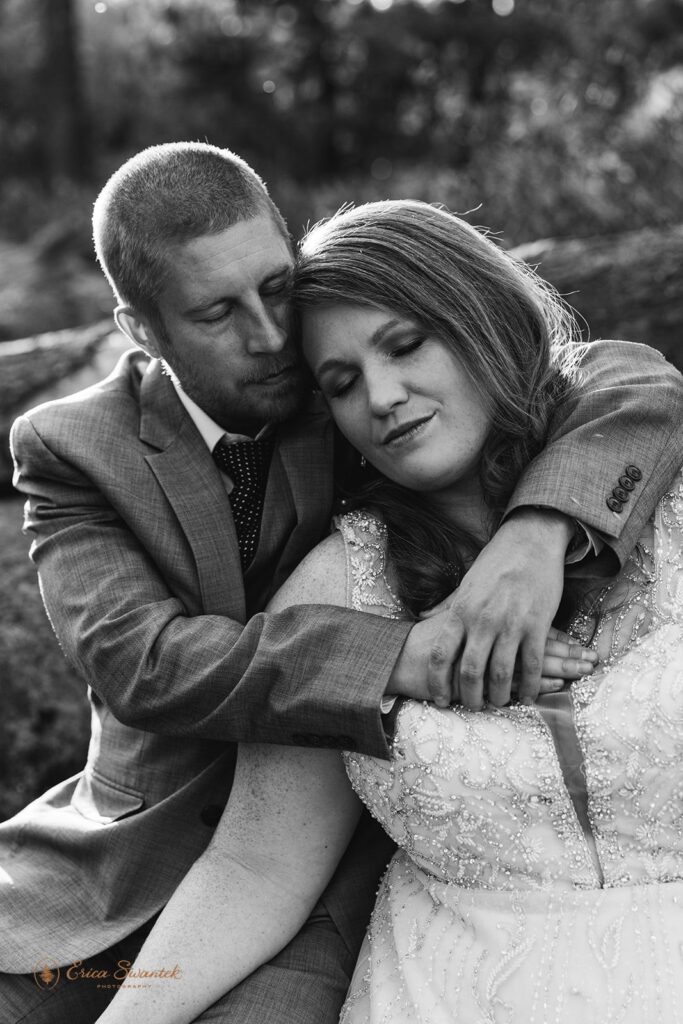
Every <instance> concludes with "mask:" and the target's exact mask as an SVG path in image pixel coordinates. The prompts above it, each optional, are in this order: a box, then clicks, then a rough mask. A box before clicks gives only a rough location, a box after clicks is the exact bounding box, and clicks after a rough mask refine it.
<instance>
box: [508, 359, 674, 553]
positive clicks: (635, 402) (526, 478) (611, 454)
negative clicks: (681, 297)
mask: <svg viewBox="0 0 683 1024" xmlns="http://www.w3.org/2000/svg"><path fill="white" fill-rule="evenodd" d="M682 461H683V377H681V374H680V373H679V372H678V370H676V369H675V367H673V366H672V365H671V364H670V363H667V362H666V360H665V359H664V357H663V356H662V354H661V353H660V352H657V351H656V349H653V348H650V347H649V346H647V345H637V344H635V343H634V342H628V341H596V342H593V343H592V344H591V345H589V346H588V349H587V352H586V355H585V357H584V359H583V361H582V364H581V369H580V389H579V392H578V395H577V397H576V400H574V401H572V402H571V403H570V405H569V407H568V408H566V407H563V406H560V407H559V408H558V410H557V413H556V415H555V417H554V420H553V423H552V425H551V433H550V439H549V442H548V445H547V446H546V448H545V449H544V450H543V451H542V452H541V454H540V455H539V456H538V457H537V458H536V459H534V461H533V462H532V463H531V465H530V466H529V467H528V469H527V471H526V472H525V473H524V475H523V477H522V478H521V479H520V481H519V484H518V486H517V488H516V490H515V492H514V494H513V495H512V498H511V500H510V503H509V505H508V507H507V510H506V513H505V515H506V517H509V516H510V515H512V514H514V512H515V511H516V510H518V509H520V508H523V507H525V506H526V507H528V506H535V507H537V508H538V507H545V508H550V509H555V510H556V511H558V512H563V513H564V514H565V515H567V516H569V517H570V518H571V519H572V520H578V521H579V522H581V523H583V524H584V525H586V526H589V527H591V528H592V529H593V530H594V531H596V533H597V534H598V535H599V536H600V538H601V539H602V540H603V541H604V543H605V545H606V546H607V548H608V550H609V551H610V552H611V553H612V559H611V563H610V566H609V569H610V572H611V573H616V572H618V571H619V568H620V567H621V566H623V564H624V562H625V560H626V558H627V557H628V556H629V554H630V553H631V551H632V550H633V548H634V547H635V544H636V541H637V540H638V537H639V536H640V533H641V531H642V529H643V527H644V526H645V523H646V522H647V520H648V519H649V517H650V516H651V515H652V512H653V511H654V507H655V505H656V504H657V502H658V501H659V499H660V498H661V496H662V495H663V494H664V493H665V491H666V489H667V487H668V486H669V484H670V483H671V481H672V479H673V477H674V476H675V474H676V472H677V471H678V469H679V468H680V465H681V462H682Z"/></svg>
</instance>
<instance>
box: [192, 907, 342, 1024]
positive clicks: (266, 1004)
mask: <svg viewBox="0 0 683 1024" xmlns="http://www.w3.org/2000/svg"><path fill="white" fill-rule="evenodd" d="M355 963H356V955H355V951H353V952H352V951H350V950H349V948H348V947H347V945H346V943H345V942H344V940H343V939H342V937H341V935H340V934H339V932H338V931H337V928H336V926H335V925H334V923H333V921H332V920H331V918H330V917H329V915H328V914H327V912H326V910H325V908H324V906H323V904H322V903H319V904H318V906H317V907H316V908H315V910H314V912H313V914H312V915H311V917H309V919H308V921H307V922H306V924H305V925H304V927H303V928H302V930H301V931H300V932H299V934H298V935H297V936H296V938H295V939H293V940H292V941H291V942H290V943H289V945H288V946H286V947H285V949H283V950H282V952H281V953H279V954H278V955H277V956H276V957H274V958H273V959H272V960H271V961H270V962H269V963H267V964H264V966H263V967H260V968H259V969H258V970H256V971H254V973H253V974H251V975H250V976H249V977H248V978H246V979H245V980H244V981H243V982H242V983H241V984H240V985H237V986H236V988H234V989H233V990H232V992H229V993H228V994H227V995H225V996H223V998H222V999H219V1000H218V1002H216V1003H214V1004H213V1006H211V1007H210V1008H209V1009H208V1010H205V1012H204V1013H203V1014H201V1016H200V1017H198V1018H197V1021H196V1022H195V1024H199V1022H200V1024H209V1022H211V1024H337V1022H338V1020H339V1013H340V1011H341V1007H342V1004H343V1002H344V997H345V996H346V991H347V989H348V987H349V982H350V981H351V975H352V974H353V968H354V966H355Z"/></svg>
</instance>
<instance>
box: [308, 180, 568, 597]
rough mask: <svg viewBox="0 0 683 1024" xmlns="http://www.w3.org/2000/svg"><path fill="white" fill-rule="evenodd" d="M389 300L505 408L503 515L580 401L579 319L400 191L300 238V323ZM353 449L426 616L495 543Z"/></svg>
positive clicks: (514, 264)
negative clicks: (325, 309) (568, 409)
mask: <svg viewBox="0 0 683 1024" xmlns="http://www.w3.org/2000/svg"><path fill="white" fill-rule="evenodd" d="M344 303H346V304H354V305H357V304H360V305H368V306H370V307H373V308H376V307H380V308H384V309H388V310H390V311H391V312H392V313H398V314H399V315H402V316H404V317H406V318H407V319H410V320H412V321H414V322H416V323H417V324H419V325H420V326H421V327H422V328H423V329H424V330H426V331H427V332H429V333H430V334H432V335H434V336H435V337H437V338H439V339H441V341H443V343H444V344H446V345H447V346H449V347H450V348H451V349H452V351H453V352H454V353H455V355H456V356H457V358H458V359H459V360H460V362H461V363H462V364H463V365H464V367H465V368H466V370H467V372H468V373H469V375H470V377H471V378H472V381H473V383H474V386H475V387H476V388H477V391H478V393H479V396H480V398H481V400H482V401H483V403H484V405H485V408H486V409H487V411H488V413H489V415H490V417H491V428H490V431H489V435H488V437H487V440H486V443H485V446H484V450H483V452H482V456H481V460H480V465H479V476H480V481H481V486H482V490H483V493H484V496H485V500H486V502H487V504H488V506H489V507H490V509H491V512H492V516H491V519H492V521H493V522H494V523H496V524H497V522H498V520H499V519H500V516H501V515H502V513H503V511H504V508H505V505H506V504H507V501H508V499H509V497H510V495H511V493H512V491H513V489H514V487H515V484H516V482H517V480H518V478H519V477H520V475H521V474H522V472H523V470H524V469H525V467H526V466H527V465H528V464H529V462H530V461H531V460H532V459H533V458H534V457H535V456H536V455H537V454H538V452H539V451H540V450H541V449H542V448H543V446H544V445H545V443H546V441H547V438H548V433H549V426H550V421H551V417H552V414H553V411H554V409H555V408H556V405H557V402H558V400H559V399H560V398H568V397H569V396H570V393H571V390H572V388H573V386H574V382H575V379H576V372H577V370H576V368H577V363H578V360H579V358H580V355H581V352H582V351H583V347H582V346H581V345H580V344H578V343H577V341H576V339H577V337H578V330H577V327H576V323H575V321H574V318H573V316H572V315H571V313H570V312H569V310H568V309H567V308H566V307H565V306H564V304H563V303H562V301H561V299H560V297H559V296H558V295H557V293H556V292H555V291H554V290H553V289H552V288H551V287H550V286H549V285H548V284H546V283H545V282H544V281H542V280H541V279H540V278H539V277H538V276H537V275H536V274H535V273H534V271H533V270H531V269H530V268H529V267H527V266H526V265H525V264H523V263H521V262H520V261H518V260H516V259H514V258H513V257H512V256H510V254H509V253H506V252H505V251H504V250H503V249H502V248H501V247H500V246H499V245H498V244H497V243H496V242H494V241H493V240H492V239H491V238H489V237H488V236H487V235H485V234H484V233H482V232H481V231H479V230H477V229H475V228H473V227H471V226H470V225H469V224H467V223H466V222H465V221H464V220H462V219H461V218H459V217H457V216H455V215H453V214H451V213H448V212H447V211H445V210H443V209H441V208H438V207H435V206H431V205H429V204H427V203H422V202H416V201H413V200H396V201H385V202H378V203H368V204H366V205H364V206H359V207H356V208H352V209H343V210H341V211H340V212H339V213H337V214H336V215H335V216H334V217H332V218H330V219H329V220H327V221H324V222H322V223H320V224H318V225H316V226H315V227H314V228H313V229H312V230H311V231H309V233H308V234H307V235H306V237H305V238H304V240H303V241H302V243H301V246H300V252H299V259H298V263H297V267H296V271H295V275H294V286H293V311H294V312H293V316H294V329H295V332H296V331H297V328H298V325H299V320H300V314H301V313H302V312H303V311H305V310H306V309H309V308H312V307H319V306H329V305H338V304H344ZM348 447H349V446H348V445H347V446H346V450H345V449H344V445H343V444H342V445H341V446H340V456H339V458H338V468H339V472H338V483H339V486H340V487H341V488H342V489H343V491H345V492H346V497H347V502H349V503H350V504H347V506H346V507H347V508H348V507H353V506H356V507H357V506H359V505H368V504H371V505H372V506H374V507H375V508H377V510H378V511H379V512H380V514H381V515H382V517H383V518H384V520H385V522H386V524H387V528H388V534H389V551H390V554H391V558H392V561H393V564H394V566H395V567H396V570H397V574H398V577H399V587H400V593H401V598H402V600H403V602H404V604H405V605H406V607H407V608H408V609H409V610H410V611H412V612H413V613H418V612H419V611H421V610H423V609H425V608H428V607H430V606H431V605H433V604H435V603H436V602H437V601H439V600H440V599H441V598H442V597H444V596H446V595H447V594H448V593H450V592H451V591H452V590H453V589H454V588H455V586H456V584H457V582H458V580H459V578H460V577H461V575H462V573H463V571H464V569H465V567H466V565H467V564H468V562H469V561H470V560H471V559H472V558H473V557H474V556H475V555H476V553H477V551H478V550H479V548H480V547H481V543H480V542H478V541H477V540H476V539H475V538H474V537H473V536H471V535H469V534H468V533H466V532H465V531H460V530H458V529H457V528H456V527H454V526H453V524H452V523H451V522H450V521H449V520H448V519H447V517H445V516H444V515H443V514H441V513H439V512H438V510H436V509H435V508H434V507H433V506H432V505H431V504H430V503H429V502H428V501H425V499H424V497H423V496H422V495H421V494H417V493H416V492H412V491H408V490H406V489H405V488H402V487H400V486H399V485H397V484H395V483H393V482H391V481H389V480H387V479H386V478H385V477H383V476H381V474H379V473H378V472H377V471H375V470H371V471H370V472H367V471H366V472H365V473H362V472H360V474H359V471H358V469H357V468H356V469H353V470H352V471H351V472H349V465H353V464H354V462H355V466H356V467H357V466H358V457H357V456H356V458H355V460H354V459H353V458H351V460H350V461H349V458H348Z"/></svg>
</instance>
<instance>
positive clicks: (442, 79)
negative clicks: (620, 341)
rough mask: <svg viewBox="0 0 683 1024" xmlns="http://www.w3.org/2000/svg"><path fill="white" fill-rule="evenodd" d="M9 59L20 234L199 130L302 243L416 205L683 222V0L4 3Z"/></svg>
mask: <svg viewBox="0 0 683 1024" xmlns="http://www.w3.org/2000/svg"><path fill="white" fill-rule="evenodd" d="M56 24H61V30H57V29H56V28H55V25H56ZM67 41H68V44H67ZM0 57H1V58H2V59H0V132H1V134H2V161H3V163H2V166H1V167H0V184H1V185H2V189H1V190H0V196H1V198H0V233H4V234H5V235H10V236H12V237H14V238H16V239H18V240H21V239H22V238H26V237H28V236H30V235H31V234H32V232H33V231H35V230H36V228H37V227H38V226H39V225H41V224H42V223H44V220H45V218H46V217H47V218H50V217H51V211H52V213H54V212H55V211H58V210H59V211H60V212H61V214H62V216H66V215H67V214H68V213H69V210H72V211H73V215H74V216H75V217H76V218H78V216H79V214H78V213H76V210H77V209H78V208H79V207H78V201H79V200H80V199H82V200H83V205H82V206H81V207H80V209H81V211H82V210H83V209H86V210H87V209H88V208H89V205H90V202H91V200H92V198H93V197H94V195H95V193H96V191H97V188H98V186H99V185H100V184H101V183H102V182H103V181H104V180H105V178H106V177H107V176H108V174H109V173H110V171H111V170H112V169H113V168H114V167H115V166H117V165H118V164H119V163H120V162H121V161H122V159H125V157H126V156H127V155H129V154H130V153H132V152H134V151H136V150H138V149H140V148H142V147H143V146H145V145H149V144H151V143H155V142H160V141H166V140H173V139H183V138H192V139H206V140H208V141H210V142H213V143H216V144H218V145H223V146H229V147H230V148H232V149H235V150H236V151H237V152H239V153H240V154H241V155H243V156H244V157H245V158H246V159H247V160H249V162H251V163H252V164H253V165H254V166H255V167H256V168H257V170H259V172H260V173H261V174H262V175H263V176H264V177H265V178H266V180H267V181H268V182H269V183H270V185H271V187H272V192H273V194H274V197H275V199H276V201H278V202H279V203H280V205H281V206H282V207H283V209H284V212H285V214H286V215H287V217H288V219H289V221H290V225H291V227H292V230H293V232H294V233H295V234H299V233H300V232H301V229H302V226H303V225H305V224H306V222H307V221H309V219H311V218H315V217H318V216H320V215H324V214H326V213H329V212H330V211H331V210H333V209H334V208H336V207H337V206H338V205H339V204H340V203H341V202H343V201H346V200H348V199H353V200H355V201H362V200H364V199H367V198H374V197H378V196H382V197H384V196H399V195H400V196H405V195H412V196H419V197H422V198H426V199H430V200H433V201H441V202H445V203H447V204H448V205H449V206H451V207H452V208H454V209H456V210H458V211H460V212H464V211H467V210H470V209H473V208H476V207H479V206H481V210H480V212H479V213H478V217H479V218H480V219H482V220H483V221H484V222H486V223H487V224H490V225H491V226H492V227H494V228H495V229H496V230H500V231H502V232H503V234H504V236H505V238H506V240H507V241H508V242H509V243H510V244H518V243H521V242H524V241H529V240H532V239H534V238H537V237H540V236H547V235H576V234H578V235H586V234H593V233H600V232H605V231H613V230H621V229H625V228H632V227H640V226H653V225H657V224H670V223H672V221H680V220H683V186H682V185H681V181H682V180H683V179H682V177H681V166H682V164H683V126H682V124H681V122H682V119H681V107H682V105H683V2H682V0H600V3H596V2H595V0H459V2H455V0H441V2H439V0H430V2H426V0H422V2H420V0H394V2H391V0H299V2H297V3H294V2H289V0H147V2H146V3H144V4H140V3H136V2H135V0H4V3H3V4H2V6H1V7H0ZM54 125H59V127H60V131H59V132H55V131H54V128H53V126H54ZM65 139H66V140H71V144H70V146H69V147H67V146H65V141H64V140H65ZM86 232H87V229H86V228H85V227H84V229H83V232H82V237H83V238H84V239H86V238H87V233H86Z"/></svg>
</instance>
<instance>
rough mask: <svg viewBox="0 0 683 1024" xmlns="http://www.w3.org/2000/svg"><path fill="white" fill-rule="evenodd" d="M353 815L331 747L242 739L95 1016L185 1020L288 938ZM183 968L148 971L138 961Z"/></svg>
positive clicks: (105, 1023)
mask: <svg viewBox="0 0 683 1024" xmlns="http://www.w3.org/2000/svg"><path fill="white" fill-rule="evenodd" d="M359 815H360V803H359V801H358V799H357V798H356V797H355V795H354V794H353V792H352V790H351V786H350V784H349V781H348V779H347V777H346V773H345V771H344V768H343V765H342V762H341V757H340V755H339V753H338V752H336V751H331V750H302V749H300V748H297V747H275V746H262V745H243V746H241V747H240V750H239V755H238V760H237V769H236V774H235V781H234V784H233V788H232V791H231V794H230V799H229V801H228V805H227V807H226V809H225V813H224V815H223V817H222V819H221V821H220V823H219V825H218V828H217V830H216V833H215V835H214V838H213V840H212V842H211V844H210V846H209V847H208V849H207V850H206V852H205V853H204V854H203V855H202V856H201V857H200V858H199V859H198V860H197V861H196V862H195V864H194V865H193V867H192V868H191V869H190V871H189V872H188V874H187V875H186V877H185V878H184V880H183V881H182V882H181V884H180V886H179V887H178V889H177V890H176V892H175V893H174V895H173V897H172V898H171V900H170V902H169V903H168V905H167V906H166V908H165V909H164V911H163V912H162V914H161V916H160V918H159V920H158V921H157V923H156V924H155V926H154V928H153V929H152V931H151V932H150V935H149V937H148V938H147V941H146V942H145V944H144V946H143V947H142V949H141V951H140V953H139V955H138V957H137V959H136V961H135V964H134V965H133V967H132V969H131V970H132V973H131V976H130V983H131V985H138V984H149V985H150V986H151V987H149V988H134V987H131V988H125V987H124V988H121V989H120V990H119V992H118V994H117V995H116V997H115V998H114V1000H113V1002H112V1003H111V1004H110V1005H109V1007H108V1008H107V1010H105V1012H104V1014H103V1015H102V1017H100V1018H99V1024H130V1022H131V1021H134V1020H138V1021H142V1020H144V1021H145V1024H189V1022H190V1021H193V1020H194V1019H195V1018H196V1017H197V1016H198V1015H199V1014H200V1013H201V1012H202V1010H204V1009H205V1008H206V1007H207V1006H210V1005H211V1004H212V1003H214V1002H215V1001H216V1000H217V999H218V998H220V996H222V995H223V994H224V993H225V992H227V991H228V990H229V989H231V988H233V987H234V986H235V985H236V984H237V983H238V982H240V981H242V980H243V979H244V978H246V977H247V975H249V974H251V972H252V971H253V970H255V969H256V968H257V967H260V966H261V964H263V963H265V962H267V961H268V960H270V959H271V958H272V957H273V956H275V954H276V953H278V952H279V951H280V950H281V949H283V948H284V946H286V944H287V943H288V942H289V941H290V939H292V938H294V936H295V935H296V934H297V932H298V931H299V929H300V928H301V927H302V926H303V924H304V922H305V921H306V919H307V918H308V916H309V914H310V912H311V910H312V909H313V907H314V905H315V903H316V901H317V899H318V897H319V896H320V894H321V893H322V892H323V890H324V889H325V887H326V885H327V883H328V882H329V880H330V878H331V877H332V874H333V872H334V870H335V868H336V866H337V863H338V862H339V860H340V858H341V856H342V854H343V852H344V850H345V849H346V846H347V845H348V842H349V840H350V839H351V835H352V834H353V830H354V828H355V826H356V824H357V821H358V818H359ZM176 964H177V965H178V971H177V972H176V973H177V974H178V977H173V978H161V979H158V980H157V979H154V978H152V979H151V980H150V981H149V982H147V981H143V980H142V978H144V976H142V977H141V976H140V975H138V974H137V972H138V971H151V972H153V971H159V970H160V969H167V970H172V968H173V967H174V966H175V965H176Z"/></svg>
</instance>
